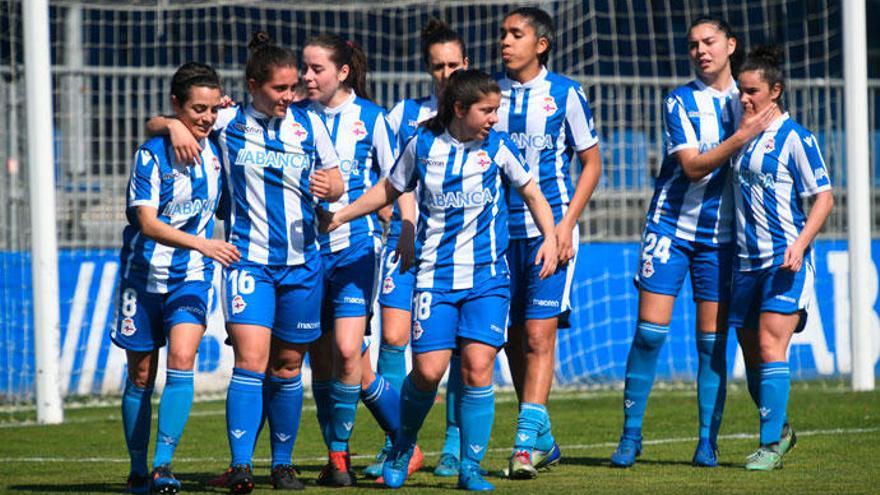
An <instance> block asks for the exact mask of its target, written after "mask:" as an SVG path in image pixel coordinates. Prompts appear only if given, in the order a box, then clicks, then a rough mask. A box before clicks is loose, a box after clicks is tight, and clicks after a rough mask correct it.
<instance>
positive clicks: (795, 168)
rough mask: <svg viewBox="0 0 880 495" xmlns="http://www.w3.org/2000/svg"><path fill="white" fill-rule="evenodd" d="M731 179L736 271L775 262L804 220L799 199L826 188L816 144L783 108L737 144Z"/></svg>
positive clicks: (799, 230) (822, 162)
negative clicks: (754, 134)
mask: <svg viewBox="0 0 880 495" xmlns="http://www.w3.org/2000/svg"><path fill="white" fill-rule="evenodd" d="M733 179H734V183H735V188H736V192H735V193H734V198H735V202H736V228H737V242H736V251H737V257H736V267H737V269H738V270H740V271H752V270H757V269H760V268H768V267H771V266H778V265H781V264H782V262H783V260H784V256H785V250H786V249H787V248H788V247H789V246H791V245H792V244H794V241H795V240H796V239H797V237H798V236H799V235H800V233H801V231H802V230H803V228H804V224H805V223H806V222H807V216H806V214H805V213H804V206H803V200H802V198H804V197H808V196H813V195H815V194H818V193H820V192H822V191H830V190H831V182H830V180H829V178H828V170H827V169H826V168H825V161H824V160H823V159H822V153H821V152H820V151H819V143H818V142H817V141H816V138H815V136H813V135H812V134H811V133H810V131H808V130H806V129H804V128H803V127H801V126H800V125H798V124H797V123H796V122H795V121H793V120H791V118H789V116H788V113H785V114H783V115H781V116H780V117H779V118H777V119H776V120H775V121H774V122H773V123H772V124H770V127H768V128H767V130H765V131H764V132H763V133H761V134H760V135H759V136H757V137H756V138H755V139H753V140H752V141H751V142H750V143H749V144H748V145H746V146H745V147H744V148H743V150H742V151H741V152H740V154H739V156H738V157H737V158H736V159H735V161H734V164H733ZM806 254H807V255H808V254H809V253H806ZM804 258H805V259H806V260H808V261H809V259H810V258H809V256H806V255H805V256H804Z"/></svg>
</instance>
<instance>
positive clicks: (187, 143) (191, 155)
mask: <svg viewBox="0 0 880 495" xmlns="http://www.w3.org/2000/svg"><path fill="white" fill-rule="evenodd" d="M146 127H147V135H149V136H166V135H167V136H169V137H170V138H171V145H172V146H173V147H174V157H175V158H177V161H178V163H196V164H201V160H202V158H201V153H202V147H201V146H199V142H198V141H197V140H196V138H195V137H194V136H193V135H192V133H191V132H189V129H187V128H186V126H185V125H183V122H181V121H179V120H177V118H175V117H168V116H165V115H156V116H153V117H150V120H148V121H147V125H146Z"/></svg>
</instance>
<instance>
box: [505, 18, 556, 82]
mask: <svg viewBox="0 0 880 495" xmlns="http://www.w3.org/2000/svg"><path fill="white" fill-rule="evenodd" d="M499 43H500V45H501V60H503V61H504V66H505V67H506V68H507V70H509V71H519V70H522V69H524V68H526V67H528V66H529V65H531V64H538V63H539V61H538V55H540V54H542V53H544V52H545V51H547V49H548V48H549V45H548V43H547V39H546V38H538V36H537V34H536V33H535V28H533V27H532V25H531V24H529V22H528V21H527V20H526V18H525V17H523V16H521V15H512V16H510V17H508V18H506V19H504V23H502V24H501V40H500V41H499Z"/></svg>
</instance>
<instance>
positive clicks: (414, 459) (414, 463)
mask: <svg viewBox="0 0 880 495" xmlns="http://www.w3.org/2000/svg"><path fill="white" fill-rule="evenodd" d="M424 463H425V455H424V454H423V453H422V449H420V448H419V446H418V445H416V446H415V448H413V453H412V456H411V457H410V458H409V464H408V465H407V468H406V477H407V478H409V477H410V476H412V474H413V473H414V472H416V471H418V470H419V469H422V465H423V464H424ZM376 483H379V484H384V483H385V478H383V477H382V476H379V477H378V478H376Z"/></svg>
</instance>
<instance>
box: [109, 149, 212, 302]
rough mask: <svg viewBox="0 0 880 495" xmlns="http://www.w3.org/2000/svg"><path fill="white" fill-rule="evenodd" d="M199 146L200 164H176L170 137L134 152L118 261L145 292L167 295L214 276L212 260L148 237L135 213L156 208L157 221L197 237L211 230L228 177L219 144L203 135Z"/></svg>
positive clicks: (125, 276) (126, 278)
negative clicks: (203, 137)
mask: <svg viewBox="0 0 880 495" xmlns="http://www.w3.org/2000/svg"><path fill="white" fill-rule="evenodd" d="M201 145H202V153H201V160H202V163H201V164H200V165H187V164H182V163H178V162H177V160H176V159H175V158H174V148H173V147H172V145H171V139H170V138H169V137H168V136H157V137H154V138H152V139H150V140H149V141H147V142H146V143H144V145H143V146H141V147H140V148H139V149H138V151H137V153H135V156H134V167H133V168H132V170H131V178H130V179H129V182H128V201H127V208H126V217H127V218H128V225H126V226H125V229H124V230H123V233H122V251H121V253H120V260H121V269H122V277H123V278H124V279H125V280H127V281H129V282H131V283H133V284H137V285H139V286H141V287H144V288H145V289H146V291H147V292H154V293H159V294H164V293H167V292H170V291H172V290H174V289H175V288H176V287H178V286H179V285H180V284H182V283H183V282H190V281H207V282H210V281H211V280H212V277H213V273H214V260H212V259H210V258H206V257H205V256H202V253H200V252H198V251H195V250H190V249H181V248H175V247H170V246H166V245H164V244H161V243H159V242H156V241H154V240H153V239H150V238H149V237H147V236H145V235H144V234H143V232H142V231H141V228H140V223H139V222H138V219H137V212H136V207H138V206H149V207H152V208H156V211H157V218H158V219H159V221H161V222H164V223H166V224H168V225H170V226H171V227H174V228H175V229H178V230H182V231H183V232H186V233H187V234H192V235H194V236H198V237H205V238H210V237H211V236H212V235H213V232H214V212H215V211H217V209H218V207H219V204H220V201H221V198H224V195H223V192H224V184H223V182H224V177H223V170H222V168H221V166H220V160H219V159H218V157H219V155H220V150H219V149H218V148H217V145H216V143H214V142H212V141H211V140H210V139H205V140H203V141H202V143H201ZM224 199H225V198H224Z"/></svg>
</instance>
